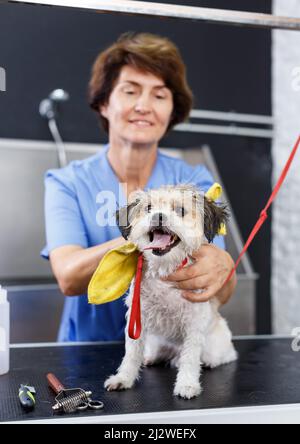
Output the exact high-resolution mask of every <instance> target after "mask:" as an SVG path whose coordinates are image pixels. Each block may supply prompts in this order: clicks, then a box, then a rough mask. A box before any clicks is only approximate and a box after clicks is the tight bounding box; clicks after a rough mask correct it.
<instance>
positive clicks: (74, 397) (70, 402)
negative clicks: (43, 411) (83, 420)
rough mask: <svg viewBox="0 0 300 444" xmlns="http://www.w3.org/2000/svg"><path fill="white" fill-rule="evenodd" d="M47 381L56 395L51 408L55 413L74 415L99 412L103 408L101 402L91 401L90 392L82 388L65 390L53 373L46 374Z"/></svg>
mask: <svg viewBox="0 0 300 444" xmlns="http://www.w3.org/2000/svg"><path fill="white" fill-rule="evenodd" d="M47 381H48V384H49V386H50V387H51V388H52V390H53V391H54V392H55V393H56V394H57V396H56V398H55V401H56V404H55V405H54V406H53V407H52V410H53V411H54V412H55V413H60V412H64V413H74V412H82V411H85V410H87V409H92V410H101V409H102V408H103V407H104V404H103V402H101V401H96V400H93V399H91V396H92V392H91V391H85V390H83V389H82V388H72V389H66V388H65V387H64V386H63V384H62V383H61V382H60V381H59V380H58V379H57V377H56V376H55V375H54V374H53V373H48V374H47Z"/></svg>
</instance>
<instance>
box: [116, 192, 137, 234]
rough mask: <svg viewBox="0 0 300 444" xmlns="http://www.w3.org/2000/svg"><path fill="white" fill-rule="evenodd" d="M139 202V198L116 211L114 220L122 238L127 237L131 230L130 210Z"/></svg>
mask: <svg viewBox="0 0 300 444" xmlns="http://www.w3.org/2000/svg"><path fill="white" fill-rule="evenodd" d="M139 203H140V200H139V199H136V200H135V201H134V202H131V203H130V204H129V205H126V206H125V207H122V208H120V209H119V210H117V211H116V221H117V224H118V227H119V229H120V231H121V234H122V236H123V237H124V239H126V240H127V239H128V237H129V234H130V231H131V222H130V221H131V215H132V210H133V209H134V208H135V207H136V206H137V205H138V204H139Z"/></svg>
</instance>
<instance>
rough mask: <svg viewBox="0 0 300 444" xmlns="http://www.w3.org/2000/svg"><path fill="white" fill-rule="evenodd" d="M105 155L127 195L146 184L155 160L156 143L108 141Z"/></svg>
mask: <svg viewBox="0 0 300 444" xmlns="http://www.w3.org/2000/svg"><path fill="white" fill-rule="evenodd" d="M107 156H108V160H109V162H110V164H111V166H112V168H113V170H114V172H115V173H116V175H117V177H118V179H119V181H120V182H121V183H122V184H123V188H124V190H125V191H126V194H127V196H128V195H129V194H130V193H131V192H132V191H134V190H136V189H138V188H141V189H143V188H144V187H145V185H146V184H147V182H148V179H149V177H150V175H151V173H152V170H153V168H154V165H155V162H156V158H157V145H156V144H153V145H133V144H123V145H121V146H120V144H118V145H116V144H114V143H110V145H109V150H108V153H107ZM126 188H127V189H126Z"/></svg>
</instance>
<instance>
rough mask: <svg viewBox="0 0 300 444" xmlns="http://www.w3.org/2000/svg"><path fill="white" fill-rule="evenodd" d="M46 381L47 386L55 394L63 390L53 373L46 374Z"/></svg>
mask: <svg viewBox="0 0 300 444" xmlns="http://www.w3.org/2000/svg"><path fill="white" fill-rule="evenodd" d="M47 381H48V384H49V386H50V387H51V388H52V390H53V391H54V392H55V393H56V394H58V393H60V392H61V391H62V390H65V387H64V386H63V384H62V383H61V382H60V381H59V380H58V379H57V377H56V376H55V375H54V374H53V373H48V374H47Z"/></svg>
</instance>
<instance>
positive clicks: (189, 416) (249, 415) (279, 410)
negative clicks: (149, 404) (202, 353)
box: [5, 404, 300, 433]
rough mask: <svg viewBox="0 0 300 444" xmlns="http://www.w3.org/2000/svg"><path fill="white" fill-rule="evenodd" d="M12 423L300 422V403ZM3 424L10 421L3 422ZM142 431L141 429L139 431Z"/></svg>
mask: <svg viewBox="0 0 300 444" xmlns="http://www.w3.org/2000/svg"><path fill="white" fill-rule="evenodd" d="M14 423H15V424H178V425H179V424H300V404H282V405H266V406H253V407H226V408H222V409H203V410H181V411H174V412H153V413H135V414H125V415H102V416H101V415H97V416H80V417H72V418H63V417H62V418H56V417H52V418H49V419H41V420H28V421H14ZM5 424H10V423H9V422H8V423H5ZM142 433H143V432H142Z"/></svg>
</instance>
